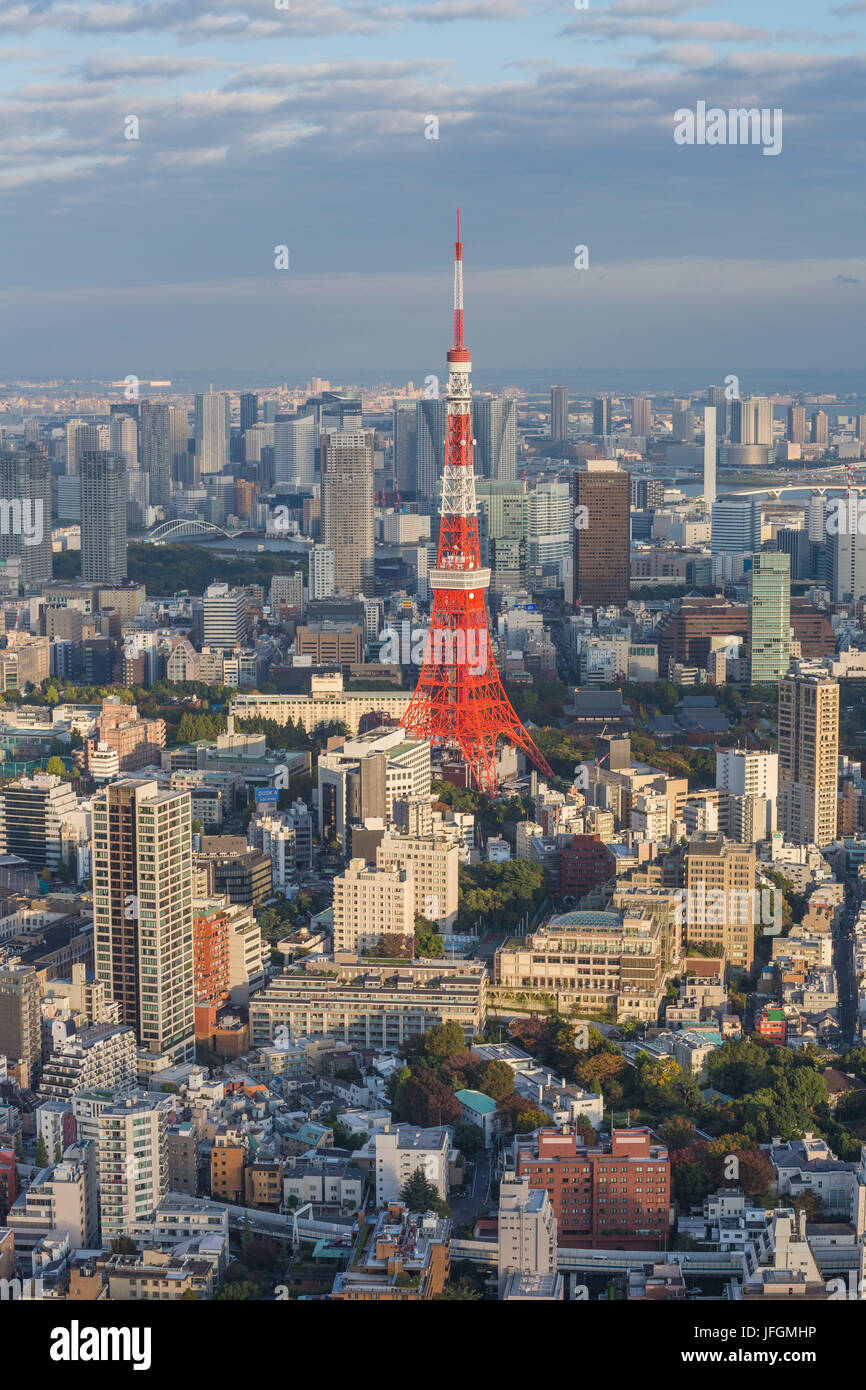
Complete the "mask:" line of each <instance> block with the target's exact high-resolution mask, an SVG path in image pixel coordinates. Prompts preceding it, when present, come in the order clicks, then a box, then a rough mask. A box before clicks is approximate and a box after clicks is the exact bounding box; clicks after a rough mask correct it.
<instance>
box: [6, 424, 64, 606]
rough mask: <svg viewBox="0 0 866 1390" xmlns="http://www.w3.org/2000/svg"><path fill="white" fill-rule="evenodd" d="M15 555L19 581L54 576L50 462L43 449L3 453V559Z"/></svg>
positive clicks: (37, 579)
mask: <svg viewBox="0 0 866 1390" xmlns="http://www.w3.org/2000/svg"><path fill="white" fill-rule="evenodd" d="M12 557H16V558H17V560H18V575H19V583H20V584H34V583H40V582H42V581H44V580H50V579H51V576H52V552H51V465H50V461H49V459H48V455H47V454H46V453H45V452H44V450H42V449H38V448H27V449H23V450H20V451H18V452H16V453H0V562H5V561H8V560H9V559H11V558H12Z"/></svg>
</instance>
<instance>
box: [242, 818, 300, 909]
mask: <svg viewBox="0 0 866 1390" xmlns="http://www.w3.org/2000/svg"><path fill="white" fill-rule="evenodd" d="M296 842H297V835H296V833H295V829H294V826H292V825H289V824H288V822H287V821H286V820H285V819H284V818H283V817H282V816H253V818H252V820H251V821H250V823H249V826H248V828H247V843H248V844H250V845H251V846H252V847H253V848H254V849H260V850H263V851H264V853H265V854H266V855H267V856H268V858H269V859H270V861H271V864H272V866H273V874H274V888H280V889H282V890H283V891H285V889H286V887H287V886H288V885H289V883H291V882H292V880H293V879H294V877H295V867H296V858H297V855H296Z"/></svg>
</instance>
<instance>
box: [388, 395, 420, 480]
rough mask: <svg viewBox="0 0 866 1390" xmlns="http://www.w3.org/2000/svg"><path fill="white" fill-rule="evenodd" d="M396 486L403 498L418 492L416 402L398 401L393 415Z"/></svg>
mask: <svg viewBox="0 0 866 1390" xmlns="http://www.w3.org/2000/svg"><path fill="white" fill-rule="evenodd" d="M393 436H394V485H395V487H396V489H397V491H398V492H399V493H400V496H401V497H408V496H409V495H410V494H411V495H413V496H414V495H415V493H416V492H417V490H418V411H417V409H416V404H415V402H414V401H396V402H395V403H394V414H393Z"/></svg>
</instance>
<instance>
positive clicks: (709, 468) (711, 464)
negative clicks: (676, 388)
mask: <svg viewBox="0 0 866 1390" xmlns="http://www.w3.org/2000/svg"><path fill="white" fill-rule="evenodd" d="M716 452H717V444H716V407H715V406H714V405H705V406H704V501H705V502H706V504H707V506H708V507H712V505H713V503H714V502H715V500H716Z"/></svg>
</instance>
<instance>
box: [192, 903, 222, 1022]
mask: <svg viewBox="0 0 866 1390" xmlns="http://www.w3.org/2000/svg"><path fill="white" fill-rule="evenodd" d="M229 931H230V923H229V918H228V915H227V914H226V913H225V912H221V911H220V910H219V909H217V910H216V911H215V912H208V913H205V914H204V915H203V916H199V915H196V916H194V917H193V919H192V963H193V964H192V969H193V998H194V999H195V1001H196V1004H197V1005H199V1004H201V1005H208V1006H210V1008H211V1009H212V1010H213V1017H214V1020H215V1019H216V1009H217V1008H219V1006H220V1005H222V1004H225V1003H227V1002H228V998H229V991H230V976H229Z"/></svg>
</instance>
